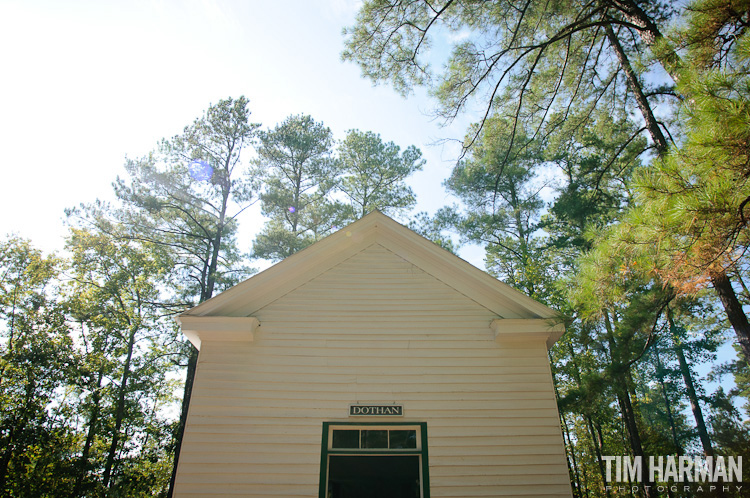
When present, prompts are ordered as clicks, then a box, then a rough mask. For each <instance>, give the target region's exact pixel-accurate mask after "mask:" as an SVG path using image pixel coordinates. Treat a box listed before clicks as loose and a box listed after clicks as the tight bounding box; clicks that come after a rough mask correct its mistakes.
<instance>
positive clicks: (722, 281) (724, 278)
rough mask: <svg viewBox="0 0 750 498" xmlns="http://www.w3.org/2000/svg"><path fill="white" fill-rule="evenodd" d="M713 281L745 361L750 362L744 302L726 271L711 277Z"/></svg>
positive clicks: (749, 345)
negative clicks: (738, 297) (738, 295)
mask: <svg viewBox="0 0 750 498" xmlns="http://www.w3.org/2000/svg"><path fill="white" fill-rule="evenodd" d="M711 283H712V284H713V286H714V290H716V293H717V294H718V295H719V300H721V304H722V305H723V306H724V311H726V314H727V318H728V319H729V323H731V324H732V328H733V329H734V333H735V334H737V342H739V343H740V348H741V349H742V354H743V355H744V356H745V361H746V362H747V363H748V364H750V323H748V321H747V315H746V314H745V311H744V310H743V309H742V304H741V303H740V301H739V299H737V294H736V293H735V292H734V288H733V287H732V282H731V281H730V280H729V276H728V275H727V274H726V272H724V271H722V272H721V273H719V274H717V275H714V276H712V277H711Z"/></svg>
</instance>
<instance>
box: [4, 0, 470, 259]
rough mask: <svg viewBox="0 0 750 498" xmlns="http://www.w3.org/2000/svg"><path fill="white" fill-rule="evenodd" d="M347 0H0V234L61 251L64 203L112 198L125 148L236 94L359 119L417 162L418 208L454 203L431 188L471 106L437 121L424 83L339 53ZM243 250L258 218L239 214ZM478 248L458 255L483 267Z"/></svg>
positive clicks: (345, 124)
mask: <svg viewBox="0 0 750 498" xmlns="http://www.w3.org/2000/svg"><path fill="white" fill-rule="evenodd" d="M358 6H359V2H357V1H348V0H316V1H304V0H278V1H273V2H271V1H262V0H250V1H231V0H180V1H178V0H129V1H101V0H66V1H65V2H59V1H39V0H37V1H34V2H29V1H24V0H3V2H0V44H1V46H2V47H4V48H3V50H2V51H1V52H0V67H2V68H3V73H4V77H3V78H2V79H0V109H2V118H3V119H2V120H0V127H2V128H0V140H2V150H3V162H4V165H3V168H2V171H3V181H2V183H0V194H1V195H0V209H2V212H3V213H4V214H3V216H2V217H1V218H0V235H5V234H8V233H11V232H13V233H17V234H19V235H21V236H24V237H27V238H29V239H31V240H32V241H33V242H34V244H35V245H37V246H38V247H41V248H42V249H44V250H46V251H51V250H55V249H58V250H59V249H61V248H62V246H63V238H64V236H65V227H64V224H63V221H62V220H63V217H64V214H63V209H64V208H66V207H72V206H75V205H77V204H79V203H81V202H91V201H93V200H94V199H96V198H109V197H111V195H112V194H111V191H112V189H111V186H110V184H111V182H112V181H114V179H115V177H116V176H117V175H122V174H123V173H124V170H123V168H122V165H123V163H124V158H125V156H126V155H127V156H129V157H139V156H142V155H144V154H146V153H147V152H148V151H149V150H151V149H153V148H154V146H155V145H156V143H157V141H158V140H159V139H160V138H162V137H170V136H173V135H175V134H177V133H179V132H180V131H181V130H182V128H183V127H184V126H185V125H187V124H189V123H190V122H192V120H193V119H195V118H196V117H198V116H200V114H201V113H202V111H203V110H204V109H205V108H206V107H208V105H209V104H210V103H212V102H217V101H218V100H219V99H222V98H227V97H230V96H231V97H238V96H240V95H245V96H246V97H247V98H248V99H250V109H251V111H252V113H253V114H252V116H251V119H252V120H253V121H255V122H260V123H262V125H263V127H264V128H266V127H273V126H275V125H276V124H277V123H279V122H281V121H282V120H283V119H284V118H286V117H287V116H289V115H290V114H298V113H306V114H310V115H311V116H313V118H315V119H316V120H318V121H323V122H324V123H325V124H326V125H327V126H329V127H330V128H331V129H332V130H333V132H334V134H335V135H336V136H337V138H343V136H344V135H345V133H346V131H347V130H349V129H353V128H357V129H360V130H369V131H374V132H377V133H380V135H381V137H382V138H383V139H384V140H386V141H393V142H395V143H397V144H398V145H400V146H401V147H402V148H404V147H407V146H408V145H412V144H413V145H416V146H417V147H419V148H420V149H421V150H422V152H423V154H424V156H425V158H426V159H427V164H426V166H425V168H424V171H423V172H420V173H417V174H416V175H415V176H414V177H413V178H412V179H411V184H412V186H413V188H414V189H415V191H416V193H417V197H418V201H419V205H418V207H417V209H418V210H426V211H429V212H434V211H435V210H436V209H437V208H439V207H441V206H443V205H445V204H447V203H452V202H453V200H452V199H450V198H448V196H447V194H445V192H444V190H443V189H442V187H441V182H442V180H443V179H444V178H445V177H446V176H447V175H448V173H449V172H450V169H451V168H452V166H453V164H454V162H455V159H456V157H457V155H458V147H457V146H456V145H455V144H448V145H443V146H433V145H431V144H433V143H434V142H436V141H437V140H439V139H445V138H449V139H460V138H461V137H462V136H463V134H464V130H465V129H466V127H467V125H468V124H469V123H470V122H471V119H470V117H461V118H459V120H457V121H456V122H454V123H453V124H452V125H451V126H448V127H441V126H439V123H438V122H436V121H434V120H433V119H432V118H431V117H430V115H429V110H430V107H431V103H430V101H429V99H428V98H426V96H425V94H424V92H423V91H418V92H417V93H416V94H415V95H414V96H412V97H410V98H408V99H404V98H402V97H400V96H399V95H397V94H396V93H395V92H394V91H393V90H392V89H391V88H390V87H387V86H377V87H374V86H373V85H372V83H371V82H370V81H368V80H364V79H362V78H361V77H360V73H359V69H358V68H357V67H356V66H354V65H353V64H350V63H346V64H345V63H343V62H341V61H340V53H341V49H342V45H343V36H342V33H341V31H342V28H343V27H344V26H348V25H352V24H353V23H354V18H355V14H356V11H357V8H358ZM241 223H242V226H243V229H244V230H243V235H242V239H241V242H242V243H243V244H245V245H246V246H247V247H246V249H249V243H250V241H251V240H252V234H253V233H254V231H255V230H257V229H258V228H259V227H260V225H261V224H262V219H261V218H260V216H259V213H258V211H257V210H255V211H250V212H248V213H247V215H245V218H244V219H242V220H241ZM480 253H481V251H477V252H476V253H474V254H471V253H467V254H468V255H467V254H465V255H464V257H467V259H470V260H471V261H472V262H473V263H474V264H476V265H479V266H481V265H482V257H481V254H480Z"/></svg>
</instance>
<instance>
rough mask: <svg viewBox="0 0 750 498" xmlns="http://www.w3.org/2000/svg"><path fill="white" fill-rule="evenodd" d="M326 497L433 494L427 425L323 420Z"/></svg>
mask: <svg viewBox="0 0 750 498" xmlns="http://www.w3.org/2000/svg"><path fill="white" fill-rule="evenodd" d="M321 449H322V452H321V476H320V478H321V482H320V494H319V496H320V498H429V477H428V473H427V469H428V464H427V426H426V424H424V423H417V424H412V423H408V424H406V423H403V424H387V425H383V424H375V423H370V424H366V423H358V424H347V423H336V424H334V423H329V422H325V423H324V424H323V446H322V448H321Z"/></svg>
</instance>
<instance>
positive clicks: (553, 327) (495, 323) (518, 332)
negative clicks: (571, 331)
mask: <svg viewBox="0 0 750 498" xmlns="http://www.w3.org/2000/svg"><path fill="white" fill-rule="evenodd" d="M490 328H491V329H492V331H493V332H494V333H495V341H496V342H506V341H508V342H518V341H535V340H544V341H545V342H546V344H547V349H549V348H550V347H552V345H553V344H554V343H555V342H556V341H557V340H558V339H559V338H560V337H562V335H563V332H565V325H564V324H562V323H559V322H555V321H554V320H553V319H544V318H499V319H496V320H492V323H490Z"/></svg>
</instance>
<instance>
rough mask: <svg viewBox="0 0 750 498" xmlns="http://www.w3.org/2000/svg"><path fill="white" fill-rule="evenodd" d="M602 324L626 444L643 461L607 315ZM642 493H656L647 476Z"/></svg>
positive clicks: (626, 386) (648, 495)
mask: <svg viewBox="0 0 750 498" xmlns="http://www.w3.org/2000/svg"><path fill="white" fill-rule="evenodd" d="M604 324H605V328H606V330H607V338H608V340H609V349H610V351H611V355H612V372H613V376H614V379H613V380H614V384H615V386H614V388H615V395H616V396H617V403H618V404H619V405H620V413H621V414H622V418H623V421H624V422H625V427H626V428H627V432H628V442H629V444H630V448H631V449H632V451H633V456H635V457H640V458H641V460H645V453H644V451H643V444H642V442H641V434H640V431H639V430H638V423H637V421H636V415H635V410H634V409H633V403H632V402H631V400H630V392H629V387H628V381H627V372H624V371H620V369H622V368H624V366H623V365H622V364H621V363H620V362H619V360H617V359H616V357H617V344H616V341H615V335H614V331H613V330H612V323H611V322H610V320H609V315H607V314H606V313H605V315H604ZM644 477H645V478H644V486H643V491H644V493H645V495H646V497H647V498H654V497H655V496H657V495H656V491H655V490H654V489H653V486H652V483H651V482H650V481H649V480H648V478H647V476H644Z"/></svg>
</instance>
